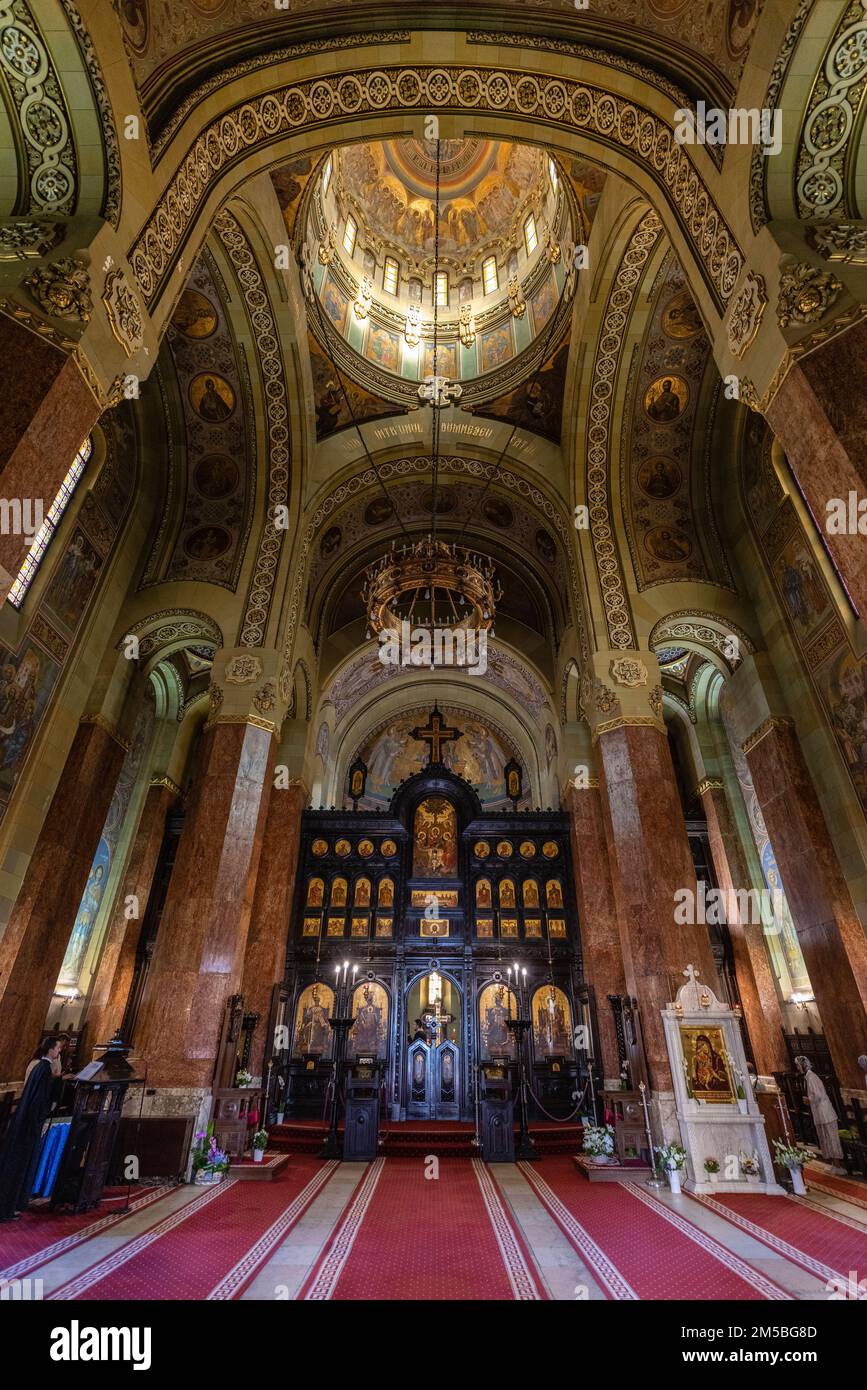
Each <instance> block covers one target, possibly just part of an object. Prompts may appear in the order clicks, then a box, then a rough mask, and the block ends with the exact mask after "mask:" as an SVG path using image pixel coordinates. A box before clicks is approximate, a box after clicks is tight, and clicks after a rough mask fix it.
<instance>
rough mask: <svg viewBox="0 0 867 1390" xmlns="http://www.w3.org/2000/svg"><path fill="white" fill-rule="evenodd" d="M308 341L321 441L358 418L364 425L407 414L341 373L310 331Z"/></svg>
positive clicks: (318, 438)
mask: <svg viewBox="0 0 867 1390" xmlns="http://www.w3.org/2000/svg"><path fill="white" fill-rule="evenodd" d="M307 344H308V347H309V349H310V366H311V369H312V372H313V394H314V397H315V402H316V438H317V440H321V439H327V438H328V436H329V435H330V434H336V433H337V432H338V430H344V429H346V427H347V426H352V425H353V424H354V423H355V421H357V422H358V423H359V424H361V423H362V422H363V421H364V420H380V419H382V417H383V416H385V415H406V413H407V412H406V410H405V409H403V408H402V407H401V406H398V405H394V404H393V403H392V402H391V401H386V400H383V399H382V397H381V396H375V395H374V394H373V392H372V391H368V390H366V389H365V387H363V386H359V385H358V383H357V382H355V381H353V380H352V378H351V377H350V376H348V375H347V373H346V372H342V373H341V374H338V372H337V369H336V368H335V366H334V364H333V363H332V361H331V359H330V358H329V357H328V356H327V354H326V353H325V352H324V351H323V349H322V348H321V347H320V345H319V343H318V342H317V341H316V339H315V338H314V336H313V334H312V333H311V332H309V330H308V333H307ZM341 378H342V387H341Z"/></svg>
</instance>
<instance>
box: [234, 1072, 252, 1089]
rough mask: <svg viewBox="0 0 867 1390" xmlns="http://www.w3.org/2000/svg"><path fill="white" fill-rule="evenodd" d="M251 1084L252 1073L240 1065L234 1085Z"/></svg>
mask: <svg viewBox="0 0 867 1390" xmlns="http://www.w3.org/2000/svg"><path fill="white" fill-rule="evenodd" d="M252 1084H253V1075H252V1073H251V1072H249V1071H246V1070H245V1068H244V1067H242V1068H241V1070H240V1071H239V1072H238V1074H237V1076H236V1077H235V1085H236V1086H252Z"/></svg>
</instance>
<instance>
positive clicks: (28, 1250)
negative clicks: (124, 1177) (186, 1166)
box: [0, 1187, 174, 1279]
mask: <svg viewBox="0 0 867 1390" xmlns="http://www.w3.org/2000/svg"><path fill="white" fill-rule="evenodd" d="M172 1191H174V1189H173V1188H171V1187H154V1188H150V1189H149V1190H147V1191H145V1192H143V1193H141V1194H140V1195H139V1196H136V1197H133V1198H132V1200H131V1201H130V1204H129V1205H130V1212H139V1211H143V1210H144V1209H145V1208H146V1207H150V1206H152V1205H153V1203H154V1202H157V1201H159V1200H160V1199H161V1198H162V1197H165V1196H167V1194H168V1193H169V1192H172ZM115 1205H116V1204H115V1203H112V1204H111V1205H107V1209H106V1208H103V1206H100V1207H99V1208H97V1209H96V1210H94V1211H85V1212H81V1213H80V1214H79V1215H77V1216H76V1215H74V1214H73V1213H69V1214H66V1215H64V1214H63V1213H58V1212H52V1211H45V1212H27V1213H26V1214H25V1215H24V1216H22V1218H21V1220H20V1221H16V1222H15V1224H14V1225H13V1224H12V1223H11V1222H10V1223H9V1224H8V1225H5V1226H3V1228H2V1234H0V1265H6V1261H7V1260H9V1261H11V1262H12V1263H10V1264H8V1265H6V1268H5V1269H2V1268H0V1279H21V1278H23V1276H24V1275H25V1274H29V1273H31V1272H32V1271H33V1270H34V1269H38V1268H39V1266H40V1265H44V1264H48V1261H49V1260H53V1259H56V1258H57V1256H58V1255H65V1254H66V1253H67V1251H69V1250H74V1249H75V1247H76V1246H78V1245H83V1244H84V1242H85V1241H86V1240H92V1239H93V1237H94V1236H98V1235H102V1234H103V1233H104V1232H105V1231H108V1230H110V1229H111V1227H112V1226H116V1225H117V1224H118V1222H120V1221H125V1220H126V1218H127V1216H128V1215H129V1212H125V1211H117V1210H113V1207H114V1206H115Z"/></svg>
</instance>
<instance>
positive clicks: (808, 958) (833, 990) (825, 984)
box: [743, 715, 867, 1093]
mask: <svg viewBox="0 0 867 1390" xmlns="http://www.w3.org/2000/svg"><path fill="white" fill-rule="evenodd" d="M743 748H744V753H745V755H746V759H747V763H748V764H749V769H750V775H751V776H752V779H753V786H754V788H755V792H756V796H757V797H758V802H759V806H760V807H761V810H762V815H763V816H764V819H765V825H766V826H767V828H768V834H769V836H770V839H771V844H772V845H773V848H774V856H775V858H776V861H777V865H778V867H779V870H780V876H781V878H782V881H783V884H784V885H785V890H786V900H787V902H788V905H789V909H790V911H791V915H792V920H793V922H794V924H795V929H796V931H797V933H798V940H799V942H800V945H801V950H802V952H803V956H804V961H805V963H806V966H807V971H808V973H809V976H810V981H811V983H812V986H813V992H814V994H815V996H816V1003H817V1005H818V1009H819V1013H820V1015H821V1018H822V1027H823V1028H824V1031H825V1036H826V1038H827V1040H828V1047H829V1049H830V1052H831V1057H832V1060H833V1062H834V1068H835V1070H836V1072H837V1079H838V1080H839V1082H840V1084H841V1086H843V1087H845V1088H847V1089H850V1090H857V1091H859V1092H862V1093H863V1088H864V1080H863V1075H862V1073H861V1070H860V1068H859V1066H858V1063H857V1061H856V1058H857V1057H858V1054H859V1053H865V1052H867V1012H865V1010H867V937H865V935H864V928H863V927H862V925H861V922H860V920H859V918H858V914H857V912H856V911H855V905H854V903H853V901H852V897H851V894H850V892H849V887H848V885H847V883H846V879H845V877H844V875H843V871H842V869H841V867H840V863H839V860H838V859H837V855H836V852H835V850H834V845H833V842H832V840H831V836H830V834H829V832H828V826H827V824H826V822H825V818H824V816H823V814H822V809H821V807H820V805H819V801H818V798H817V796H816V792H815V788H814V787H813V784H812V781H811V779H810V774H809V772H808V771H807V766H806V764H805V762H804V758H803V754H802V753H801V748H800V745H799V743H798V739H797V735H796V733H795V729H794V725H793V724H792V722H791V720H788V719H785V718H781V717H779V716H775V715H772V716H770V717H768V718H766V719H765V720H764V721H763V722H762V723H761V724H760V725H759V726H758V728H756V729H754V731H753V732H752V734H750V735H749V737H747V738H746V739H745V741H744V744H743Z"/></svg>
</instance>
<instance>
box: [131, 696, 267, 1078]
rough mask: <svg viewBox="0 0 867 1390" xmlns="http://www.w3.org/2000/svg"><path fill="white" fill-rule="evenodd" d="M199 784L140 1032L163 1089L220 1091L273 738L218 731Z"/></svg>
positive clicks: (205, 750)
mask: <svg viewBox="0 0 867 1390" xmlns="http://www.w3.org/2000/svg"><path fill="white" fill-rule="evenodd" d="M202 737H203V747H202V749H201V757H200V762H199V769H198V776H197V779H196V786H195V790H194V795H193V804H192V806H191V808H190V812H189V815H188V817H187V821H186V824H185V826H184V829H183V831H182V833H181V841H180V845H179V846H178V857H177V860H176V861H175V866H174V869H173V871H172V879H171V883H170V885H169V891H168V895H167V897H166V903H165V907H164V908H163V913H162V919H161V921H160V927H159V932H158V934H157V939H156V944H155V946H154V954H153V959H152V961H151V966H150V970H149V971H148V980H147V984H146V986H145V993H144V999H143V1000H142V1007H141V1014H140V1016H139V1021H138V1024H137V1026H136V1053H137V1054H140V1055H141V1056H142V1057H143V1058H144V1059H145V1060H146V1063H147V1068H148V1081H149V1082H151V1083H152V1084H153V1085H155V1086H187V1087H201V1088H203V1089H206V1088H207V1087H209V1086H210V1085H211V1082H212V1080H213V1073H214V1064H215V1062H216V1058H217V1050H218V1046H219V1040H220V1032H221V1028H222V1024H223V1017H224V1012H225V1005H226V1002H227V1000H228V998H229V996H230V995H232V994H237V993H238V991H239V990H240V986H241V970H242V967H243V962H244V951H245V949H246V945H247V932H248V929H249V925H250V914H251V910H252V906H253V891H254V886H255V882H256V873H257V870H258V866H259V857H260V854H261V850H262V837H263V835H264V830H265V818H266V815H267V809H268V799H269V796H270V792H271V784H272V776H273V764H274V746H275V742H276V740H275V738H274V736H273V734H271V733H270V732H268V731H266V730H265V729H260V728H258V727H257V726H256V725H254V724H241V723H237V724H236V723H225V724H216V725H214V726H213V727H211V728H210V729H207V730H206V731H205V733H204V734H203V736H202Z"/></svg>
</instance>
